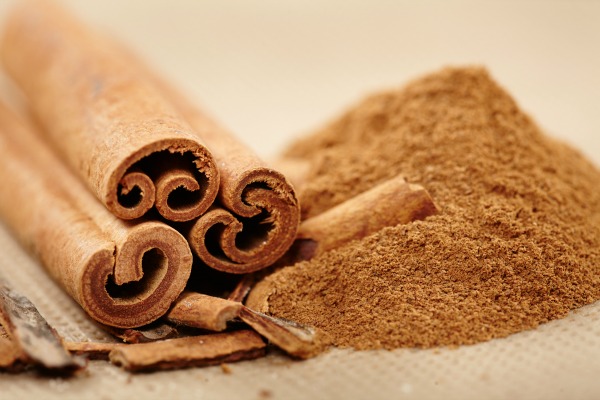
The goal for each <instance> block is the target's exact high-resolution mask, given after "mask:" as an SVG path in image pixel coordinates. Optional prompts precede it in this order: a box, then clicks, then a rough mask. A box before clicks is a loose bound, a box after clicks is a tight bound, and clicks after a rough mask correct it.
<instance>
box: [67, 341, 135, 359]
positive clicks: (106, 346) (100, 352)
mask: <svg viewBox="0 0 600 400" xmlns="http://www.w3.org/2000/svg"><path fill="white" fill-rule="evenodd" d="M64 346H65V348H66V349H67V350H68V351H69V352H70V353H71V354H75V355H78V356H85V357H86V358H87V359H88V360H108V354H109V353H110V352H111V351H112V350H114V349H116V348H117V347H119V346H126V344H124V343H116V342H113V343H100V342H70V341H65V342H64Z"/></svg>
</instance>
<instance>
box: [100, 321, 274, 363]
mask: <svg viewBox="0 0 600 400" xmlns="http://www.w3.org/2000/svg"><path fill="white" fill-rule="evenodd" d="M264 353H265V343H264V342H263V340H262V339H261V337H260V336H259V335H258V334H257V333H255V332H253V331H249V330H242V331H234V332H227V333H215V334H210V335H202V336H189V337H184V338H177V339H167V340H164V341H158V342H152V343H141V344H130V345H125V346H121V347H118V348H116V349H114V350H113V351H111V352H110V354H109V358H110V361H111V362H113V363H114V364H116V365H120V366H122V367H123V368H124V369H126V370H128V371H148V370H157V369H161V370H164V369H172V368H185V367H200V366H208V365H219V364H222V363H231V362H235V361H241V360H249V359H253V358H258V357H261V356H263V355H264Z"/></svg>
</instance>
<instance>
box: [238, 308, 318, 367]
mask: <svg viewBox="0 0 600 400" xmlns="http://www.w3.org/2000/svg"><path fill="white" fill-rule="evenodd" d="M240 319H241V320H242V321H244V322H245V323H247V324H248V325H250V326H251V327H252V328H253V329H254V330H256V332H258V333H259V334H260V335H262V336H263V337H265V338H266V339H268V340H269V341H270V342H271V343H273V344H274V345H275V346H277V347H279V348H280V349H282V350H283V351H285V352H286V353H288V354H290V355H292V356H295V357H298V358H303V359H305V358H310V357H313V356H316V355H317V354H319V353H321V352H322V351H323V350H324V347H325V342H324V341H322V340H321V338H320V335H321V333H320V332H318V331H316V330H315V329H314V328H311V327H309V326H306V325H302V324H299V323H296V322H293V321H288V320H285V319H282V318H275V317H272V316H269V315H266V314H262V313H259V312H257V311H254V310H252V309H250V308H248V307H242V309H241V311H240Z"/></svg>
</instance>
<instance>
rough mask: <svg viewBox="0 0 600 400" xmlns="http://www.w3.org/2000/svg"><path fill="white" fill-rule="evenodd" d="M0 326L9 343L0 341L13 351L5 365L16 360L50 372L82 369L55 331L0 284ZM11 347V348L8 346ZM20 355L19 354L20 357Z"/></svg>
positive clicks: (4, 283)
mask: <svg viewBox="0 0 600 400" xmlns="http://www.w3.org/2000/svg"><path fill="white" fill-rule="evenodd" d="M0 323H1V324H2V326H3V327H4V332H5V334H6V335H7V336H8V337H10V339H11V340H6V339H5V340H3V342H4V346H5V347H6V346H7V343H8V342H12V344H14V345H16V348H12V349H10V347H9V351H8V357H7V355H5V356H4V357H3V358H5V360H4V361H3V362H4V363H6V362H10V358H14V359H13V361H12V362H13V363H14V362H15V361H17V360H21V361H26V362H28V363H32V364H36V365H39V366H41V367H43V368H45V369H48V370H53V371H65V372H67V371H76V370H78V369H81V368H83V367H84V366H85V364H84V363H83V362H82V360H80V359H78V358H74V357H72V356H71V355H70V353H69V352H67V350H66V349H65V348H64V346H63V344H62V340H61V338H60V337H59V336H58V334H57V333H56V331H55V330H54V329H53V328H52V327H51V326H50V325H49V324H48V322H47V321H46V320H45V319H44V317H42V316H41V314H40V313H39V311H38V310H37V309H36V308H35V306H34V305H33V304H32V303H31V301H29V299H27V298H26V297H25V296H23V295H22V294H20V293H18V292H16V291H15V290H14V289H13V288H11V287H9V286H8V285H7V284H6V282H3V281H2V280H0ZM9 346H10V344H9ZM20 353H21V354H20Z"/></svg>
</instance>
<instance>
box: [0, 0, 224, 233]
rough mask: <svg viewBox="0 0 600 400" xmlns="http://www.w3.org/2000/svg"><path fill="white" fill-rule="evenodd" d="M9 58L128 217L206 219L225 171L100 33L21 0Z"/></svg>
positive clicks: (63, 146)
mask: <svg viewBox="0 0 600 400" xmlns="http://www.w3.org/2000/svg"><path fill="white" fill-rule="evenodd" d="M1 56H2V60H3V62H4V65H5V66H6V70H7V71H8V73H9V75H10V76H11V77H12V78H13V79H14V80H15V81H16V83H17V84H18V86H19V87H20V88H21V89H22V90H23V92H24V93H25V95H26V97H27V98H28V100H29V102H30V104H31V108H32V111H33V114H34V115H35V116H36V118H37V119H38V120H39V121H40V122H41V124H42V125H43V126H44V127H45V128H46V130H47V137H48V139H49V141H50V142H51V143H52V146H53V147H55V148H56V149H57V150H58V152H59V153H60V154H61V155H62V157H63V158H64V160H65V161H66V162H67V163H68V164H69V165H70V167H71V168H72V169H73V170H74V171H76V173H77V174H78V175H79V177H80V178H81V179H82V180H83V181H84V182H85V183H86V184H87V186H88V188H89V189H90V190H91V191H92V192H93V193H94V194H95V195H96V197H97V198H98V199H100V201H101V202H102V203H103V204H104V205H105V206H106V207H107V208H108V209H109V210H110V211H111V212H112V213H113V214H114V215H116V216H118V217H119V218H123V219H134V218H138V217H141V216H142V215H144V214H145V213H146V212H147V211H148V210H150V209H151V208H152V207H153V206H155V207H156V209H157V210H158V212H159V213H160V214H161V215H162V216H163V217H164V218H166V219H167V220H171V221H188V220H192V219H194V218H196V217H198V216H200V215H201V214H202V213H204V212H205V211H206V210H207V209H208V208H209V206H210V205H211V204H212V203H213V201H214V199H215V197H216V195H217V191H218V188H219V174H218V171H217V168H216V166H215V163H214V160H213V158H212V156H211V154H210V153H209V152H208V150H207V149H206V147H205V146H204V144H203V143H202V141H201V139H199V138H198V137H197V136H196V135H193V134H192V132H191V128H190V126H189V124H188V123H187V122H186V121H184V120H183V119H182V118H181V117H180V116H179V115H178V112H177V110H175V109H174V108H173V107H172V106H171V105H170V104H169V103H167V102H166V101H164V99H163V98H162V97H161V95H160V93H158V91H157V90H156V88H155V87H153V86H152V85H151V84H149V83H148V82H147V80H145V79H144V78H143V77H141V76H140V75H139V73H138V71H136V69H135V68H132V67H131V66H130V65H129V63H128V62H127V60H126V59H124V58H123V57H121V54H120V51H119V50H118V49H116V47H115V46H113V45H111V44H110V43H109V41H107V40H105V39H103V38H102V36H101V35H98V34H96V33H95V32H93V31H91V30H89V29H87V28H86V27H84V26H82V25H81V24H79V23H78V22H77V21H76V20H74V19H73V18H72V17H71V16H70V15H68V14H67V13H65V12H64V11H62V10H60V9H59V8H58V7H56V6H54V5H53V4H51V2H49V1H20V2H18V4H17V6H16V7H15V9H14V10H13V11H12V13H11V14H10V16H9V18H8V19H7V24H6V29H5V32H4V36H3V39H2V42H1Z"/></svg>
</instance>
